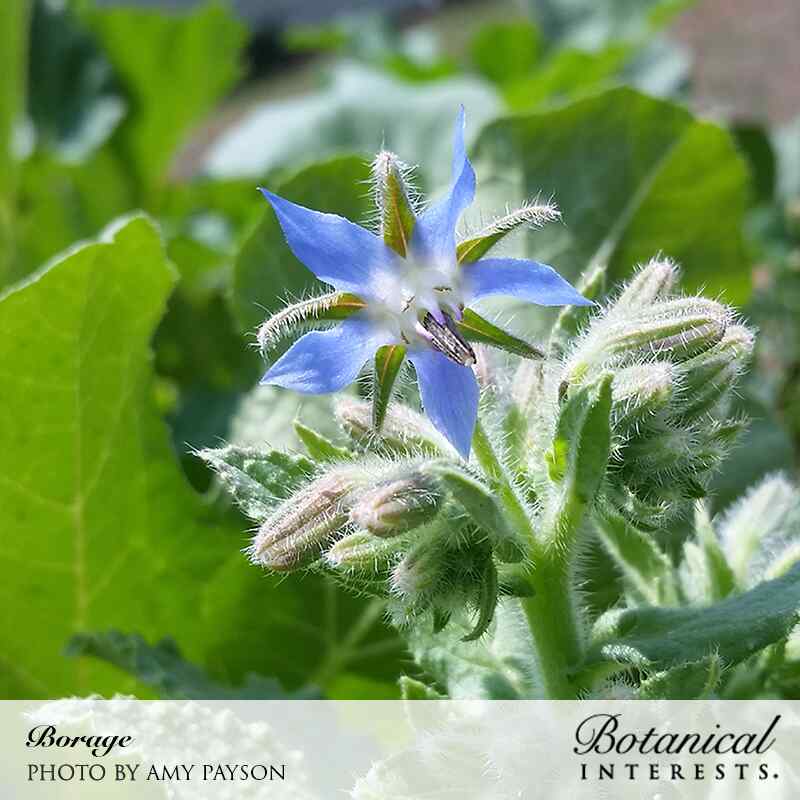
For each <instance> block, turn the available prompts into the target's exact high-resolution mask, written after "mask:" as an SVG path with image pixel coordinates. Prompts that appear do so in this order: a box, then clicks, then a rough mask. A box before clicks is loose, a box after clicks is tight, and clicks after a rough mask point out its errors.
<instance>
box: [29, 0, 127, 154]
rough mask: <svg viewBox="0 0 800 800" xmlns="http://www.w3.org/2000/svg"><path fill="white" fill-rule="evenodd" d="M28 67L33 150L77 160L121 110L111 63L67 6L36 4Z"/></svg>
mask: <svg viewBox="0 0 800 800" xmlns="http://www.w3.org/2000/svg"><path fill="white" fill-rule="evenodd" d="M29 63H30V69H29V84H28V113H29V115H30V117H31V121H32V122H33V124H34V125H35V135H36V144H37V147H40V148H44V149H46V150H49V151H51V152H53V153H55V154H57V155H58V157H59V158H60V159H62V160H64V161H68V162H72V163H76V162H79V161H82V160H83V159H85V158H86V157H87V155H88V154H89V153H91V152H92V151H93V150H94V149H96V148H97V147H99V146H100V145H101V144H102V143H104V142H105V141H106V140H107V139H108V137H109V136H110V135H111V134H112V132H113V131H114V129H115V128H116V126H117V124H118V123H119V121H120V120H121V119H122V117H123V115H124V113H125V110H126V103H125V100H124V99H123V97H122V96H121V91H120V87H119V85H118V83H117V81H116V79H115V76H114V73H113V70H112V68H111V64H110V63H109V62H108V59H107V58H106V57H105V55H104V54H103V52H102V51H101V50H100V48H99V47H98V45H97V42H96V41H95V40H94V38H93V37H92V35H91V34H90V33H89V32H88V31H87V30H86V29H85V28H84V27H83V26H82V25H81V24H80V22H79V20H77V19H76V17H75V14H74V13H73V12H72V10H71V9H70V8H69V6H68V5H66V4H63V5H62V6H58V5H57V4H53V3H47V2H41V0H40V1H39V2H36V3H35V4H34V8H33V19H32V21H31V43H30V59H29Z"/></svg>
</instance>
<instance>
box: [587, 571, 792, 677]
mask: <svg viewBox="0 0 800 800" xmlns="http://www.w3.org/2000/svg"><path fill="white" fill-rule="evenodd" d="M798 608H800V565H796V566H795V567H793V568H792V569H791V570H790V571H789V572H788V573H787V574H786V575H784V576H783V577H782V578H777V579H776V580H772V581H766V582H764V583H760V584H758V586H756V587H755V588H753V589H751V590H750V591H748V592H745V593H744V594H740V595H735V596H731V597H728V598H726V599H725V600H722V601H721V602H719V603H715V604H714V605H710V606H706V607H704V608H703V607H701V608H670V609H666V608H638V609H631V610H627V611H622V612H620V613H617V614H615V616H614V617H613V619H611V620H610V621H609V620H603V618H601V620H600V621H599V622H598V626H597V629H598V630H601V633H600V635H599V636H597V637H596V640H595V642H594V644H593V645H592V646H591V648H590V649H589V653H588V656H587V663H590V664H591V663H593V662H598V661H602V660H607V661H616V662H619V663H621V664H632V665H634V666H640V667H649V668H652V669H669V668H670V667H673V666H677V665H680V664H684V663H686V662H687V661H699V660H701V659H703V658H706V657H708V656H710V655H712V654H713V653H718V654H719V656H720V658H721V659H722V661H723V662H724V664H725V665H728V666H729V665H732V664H736V663H738V662H739V661H742V660H743V659H745V658H747V656H749V655H750V654H751V653H755V652H756V651H758V650H761V649H762V648H764V647H766V646H767V645H770V644H773V643H774V642H777V641H779V640H780V639H782V638H783V637H785V636H786V635H787V634H788V633H789V631H790V630H791V629H792V627H793V626H794V624H795V623H796V622H797V618H798Z"/></svg>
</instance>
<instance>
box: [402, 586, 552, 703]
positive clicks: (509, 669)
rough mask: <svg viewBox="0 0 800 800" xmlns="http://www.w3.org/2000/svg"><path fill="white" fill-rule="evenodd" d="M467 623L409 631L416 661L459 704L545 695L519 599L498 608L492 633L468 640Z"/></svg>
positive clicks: (410, 644) (490, 630)
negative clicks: (429, 629)
mask: <svg viewBox="0 0 800 800" xmlns="http://www.w3.org/2000/svg"><path fill="white" fill-rule="evenodd" d="M469 630H470V627H469V626H468V625H467V624H466V623H462V622H458V621H455V620H454V621H451V622H450V624H449V625H448V626H447V628H445V630H443V631H440V632H438V633H432V632H429V631H427V630H425V629H424V626H421V625H420V626H416V627H415V628H413V629H411V631H409V647H410V648H411V652H412V653H413V655H414V659H415V661H416V662H417V663H418V664H419V665H420V666H421V667H422V668H423V669H424V670H425V671H426V673H427V674H429V675H430V676H431V677H433V678H434V680H435V681H436V684H437V686H439V687H442V688H443V689H445V690H446V691H447V695H448V696H449V697H451V698H453V699H454V700H460V699H469V700H478V699H491V700H517V699H520V698H529V697H535V696H538V694H539V679H538V673H537V668H536V664H535V660H534V658H533V655H532V654H533V653H534V652H535V651H534V645H533V641H532V640H531V637H530V633H529V632H528V628H527V626H526V624H525V620H524V617H523V616H522V612H521V610H520V608H519V604H518V602H517V601H515V600H503V601H502V602H500V603H499V604H498V607H497V612H496V614H495V620H494V622H493V623H492V625H491V627H490V629H489V632H488V633H487V634H486V635H485V636H483V637H482V638H481V639H480V640H479V641H477V642H464V641H463V637H464V635H465V634H467V633H469Z"/></svg>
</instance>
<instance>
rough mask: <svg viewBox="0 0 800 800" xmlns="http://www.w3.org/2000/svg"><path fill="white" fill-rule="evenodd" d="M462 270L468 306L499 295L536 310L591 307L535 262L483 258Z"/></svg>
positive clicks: (560, 280) (559, 277)
mask: <svg viewBox="0 0 800 800" xmlns="http://www.w3.org/2000/svg"><path fill="white" fill-rule="evenodd" d="M462 269H463V270H464V282H465V286H466V296H467V298H468V302H471V301H472V300H477V299H479V298H481V297H488V296H489V295H492V294H500V295H507V296H508V297H516V298H518V299H519V300H526V301H527V302H529V303H537V304H538V305H540V306H591V305H594V303H593V302H592V301H591V300H587V299H586V298H585V297H584V296H583V295H581V293H580V292H579V291H578V290H577V289H576V288H575V287H574V286H572V285H571V284H570V283H568V282H567V281H565V280H564V279H563V278H562V277H561V276H560V275H559V274H558V273H557V272H556V271H555V270H554V269H553V268H552V267H548V266H547V265H546V264H540V263H539V262H538V261H527V260H525V259H520V258H484V259H481V260H480V261H476V262H474V263H473V264H466V265H464V266H463V267H462Z"/></svg>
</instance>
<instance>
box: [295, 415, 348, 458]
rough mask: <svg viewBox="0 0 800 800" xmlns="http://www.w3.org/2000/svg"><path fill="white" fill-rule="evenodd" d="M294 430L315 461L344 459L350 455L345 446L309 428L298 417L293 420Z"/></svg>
mask: <svg viewBox="0 0 800 800" xmlns="http://www.w3.org/2000/svg"><path fill="white" fill-rule="evenodd" d="M294 430H295V433H296V434H297V437H298V439H300V441H301V442H302V443H303V444H304V445H305V448H306V450H308V454H309V455H310V456H311V458H313V459H316V460H317V461H323V462H325V461H346V460H348V459H349V458H350V457H351V456H350V451H349V450H348V449H347V448H345V447H339V446H338V445H335V444H334V443H333V442H332V441H331V440H330V439H328V437H327V436H323V435H322V434H321V433H320V432H319V431H315V430H314V429H313V428H309V426H308V425H305V424H304V423H302V422H300V420H299V419H296V420H295V421H294Z"/></svg>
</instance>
